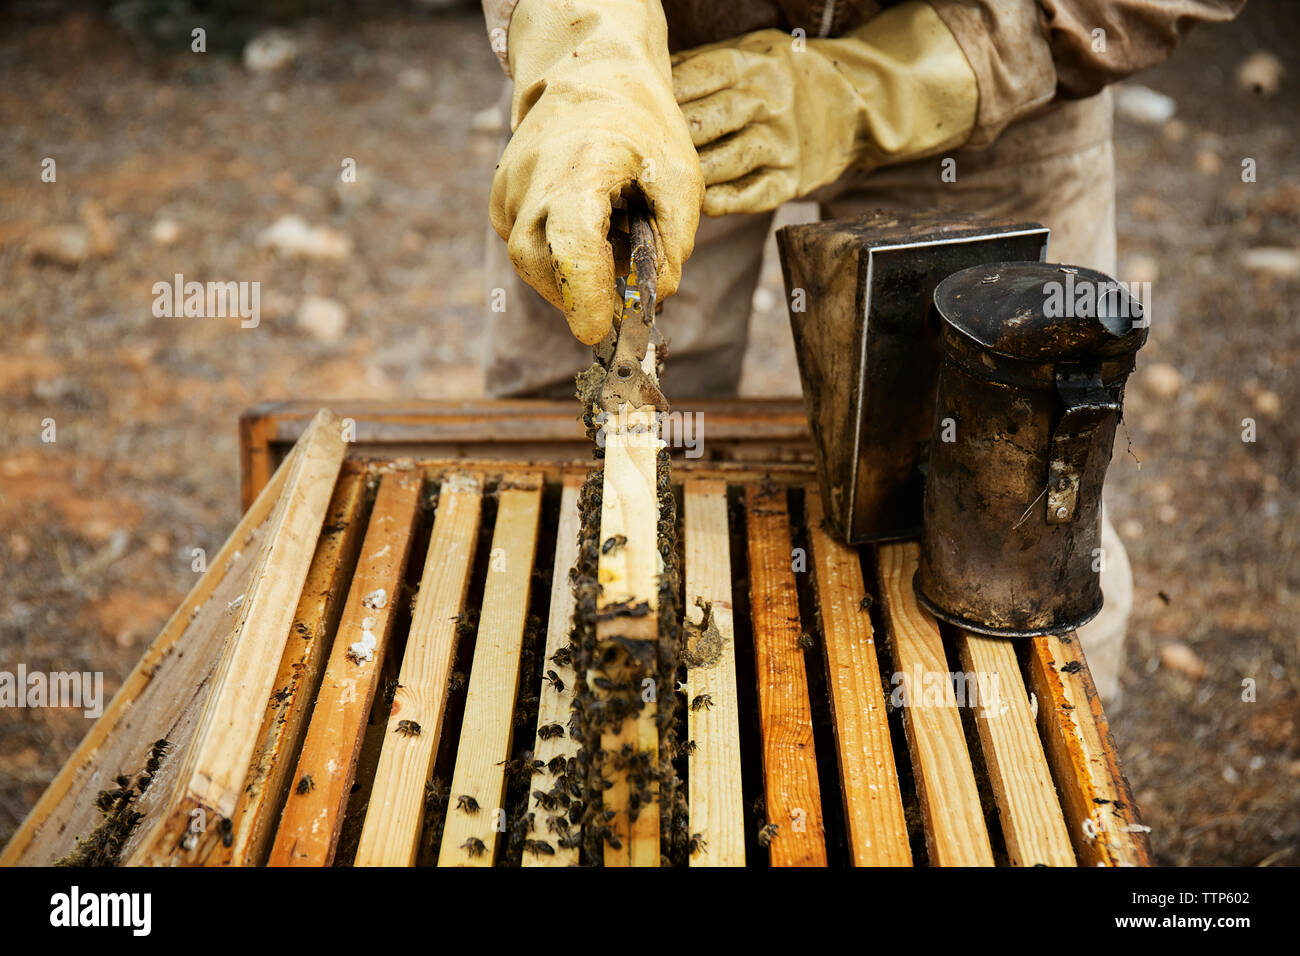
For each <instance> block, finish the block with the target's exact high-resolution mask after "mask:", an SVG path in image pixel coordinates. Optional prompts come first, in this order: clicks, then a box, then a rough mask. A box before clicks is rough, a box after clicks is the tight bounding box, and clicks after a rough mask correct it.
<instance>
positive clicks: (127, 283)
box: [0, 2, 1300, 865]
mask: <svg viewBox="0 0 1300 956" xmlns="http://www.w3.org/2000/svg"><path fill="white" fill-rule="evenodd" d="M17 9H18V10H19V11H26V12H18V13H15V12H13V11H12V10H11V11H10V12H9V13H8V14H3V15H0V16H6V17H8V18H9V19H7V20H0V303H2V305H0V322H2V323H3V329H4V346H5V347H4V348H3V350H0V567H2V569H3V570H2V572H0V651H2V652H3V653H2V654H0V668H3V669H13V668H14V667H15V665H16V664H17V662H23V663H25V664H26V665H27V668H28V670H29V671H37V670H39V671H50V670H64V671H67V670H91V671H103V672H104V674H105V683H106V687H105V691H106V695H111V693H112V692H113V691H114V690H116V688H117V686H118V685H119V683H120V681H121V679H122V677H123V676H124V675H125V674H126V673H127V672H128V671H129V670H130V668H131V666H132V665H133V664H134V662H135V660H136V659H137V658H138V657H139V655H140V654H141V653H142V651H143V649H144V647H145V646H146V645H147V643H148V642H149V640H151V638H152V636H153V635H154V634H155V633H156V631H157V630H158V628H159V627H160V625H161V624H162V622H163V621H164V620H165V619H166V617H167V616H168V614H169V613H170V611H171V610H172V609H173V607H174V606H175V604H176V603H177V602H178V601H179V600H180V598H181V597H182V596H183V595H184V593H185V592H186V591H187V590H188V588H189V587H190V586H191V584H192V583H193V580H194V572H193V571H192V570H191V562H192V553H193V552H192V549H194V548H204V549H206V551H207V553H208V554H212V553H215V551H216V549H218V548H219V547H220V545H221V542H222V540H223V538H224V536H225V535H226V533H227V532H228V531H229V529H230V528H231V527H232V526H233V525H234V522H235V520H236V518H237V512H238V494H237V489H238V484H237V480H238V454H237V444H236V419H237V416H238V414H239V412H240V410H241V409H243V408H245V407H246V406H249V405H251V404H254V403H256V402H259V401H262V400H265V399H271V398H284V397H307V396H310V397H314V398H319V399H322V400H328V399H330V398H335V397H337V398H342V397H372V398H389V397H391V398H397V397H409V396H418V397H425V398H434V397H461V396H474V395H478V394H481V391H482V377H481V374H480V371H479V361H480V359H481V354H482V350H483V334H484V332H483V329H484V321H483V319H484V316H485V314H486V313H487V297H486V287H487V281H486V271H485V245H484V242H485V237H486V230H487V225H486V215H485V210H486V202H487V193H488V187H489V184H490V181H491V175H492V168H493V165H494V163H495V160H496V153H497V148H498V138H499V135H500V131H499V122H500V120H499V116H498V114H497V113H496V111H495V107H496V104H497V103H498V101H499V98H500V94H501V89H502V80H501V75H500V72H499V70H498V67H497V64H496V61H495V58H494V57H493V56H492V54H491V52H490V51H489V49H488V46H487V41H486V39H485V36H484V31H483V24H482V19H481V17H480V16H479V15H478V13H477V12H476V11H475V10H474V9H473V7H459V8H453V9H451V10H445V11H441V12H440V11H436V10H430V9H421V10H420V11H419V12H395V13H385V14H382V15H372V16H369V17H368V18H363V19H361V20H360V21H358V22H353V23H346V24H345V23H335V22H330V21H328V20H307V21H298V22H296V23H294V24H292V25H291V27H290V35H291V37H292V39H293V42H294V44H295V45H296V48H297V55H296V57H295V58H294V59H293V61H292V62H291V63H290V64H289V65H288V66H286V67H284V68H283V69H280V70H277V71H271V72H261V73H258V72H254V71H251V70H250V69H249V68H247V67H246V66H245V65H244V64H243V63H242V62H241V60H240V57H239V55H238V50H239V49H240V48H241V45H242V38H241V39H240V40H239V42H235V38H234V37H226V38H222V37H221V36H219V35H214V36H213V41H212V43H211V52H208V53H205V54H196V53H191V52H188V49H187V48H188V38H186V39H184V40H181V41H173V45H172V46H171V48H170V49H171V50H179V51H182V52H168V51H167V49H160V48H159V47H158V46H157V45H151V44H149V43H146V42H144V41H142V40H141V39H140V38H139V37H138V36H133V35H132V34H130V33H128V32H124V31H123V30H122V28H121V27H120V25H119V23H118V22H116V21H113V20H110V19H108V18H104V17H101V16H99V15H97V14H93V13H87V12H79V11H77V10H75V9H74V10H72V11H71V12H69V11H68V9H67V8H65V7H61V6H59V5H39V4H36V5H30V6H29V7H19V8H17ZM33 11H35V12H33ZM1297 19H1298V18H1297V17H1296V14H1295V12H1294V9H1293V8H1290V7H1289V6H1288V5H1286V4H1281V3H1267V2H1256V3H1252V4H1251V7H1250V8H1249V9H1248V11H1247V14H1246V15H1245V16H1244V17H1243V19H1241V20H1240V21H1238V22H1236V23H1234V24H1232V25H1229V26H1226V27H1222V28H1219V29H1213V30H1210V29H1205V30H1202V31H1201V32H1200V33H1197V34H1193V36H1192V37H1191V38H1190V39H1189V40H1188V41H1187V42H1186V43H1185V44H1184V46H1183V47H1182V48H1181V49H1180V50H1179V52H1178V53H1177V54H1176V55H1175V56H1174V58H1173V59H1172V60H1171V61H1170V62H1169V63H1167V64H1166V65H1164V66H1162V67H1160V68H1158V69H1155V70H1152V71H1150V72H1149V73H1148V74H1145V75H1144V76H1142V77H1141V78H1140V82H1141V83H1143V84H1146V85H1148V86H1150V87H1153V88H1154V89H1156V90H1159V91H1160V92H1161V93H1164V94H1166V95H1168V96H1171V97H1173V99H1174V101H1175V102H1176V104H1177V113H1176V115H1175V117H1174V119H1172V120H1167V121H1165V122H1162V123H1156V124H1152V125H1147V124H1143V123H1138V122H1133V121H1130V120H1127V119H1121V120H1120V121H1119V123H1118V126H1117V139H1118V147H1117V156H1118V163H1119V173H1120V188H1119V217H1120V218H1119V225H1120V256H1121V265H1120V278H1123V279H1127V280H1149V281H1151V282H1152V290H1153V294H1154V299H1155V318H1154V322H1153V332H1152V336H1151V340H1150V343H1149V344H1148V345H1147V347H1146V349H1145V350H1144V351H1143V353H1142V355H1141V357H1140V360H1139V372H1138V374H1137V375H1136V376H1135V379H1134V382H1133V385H1132V387H1131V388H1130V392H1129V399H1128V409H1127V436H1128V440H1129V441H1130V442H1131V450H1132V453H1131V454H1125V455H1122V456H1117V458H1116V462H1115V465H1114V467H1113V470H1112V477H1111V484H1110V488H1111V491H1112V492H1113V501H1112V504H1111V507H1112V514H1113V518H1114V520H1115V523H1116V525H1117V527H1118V528H1119V530H1120V532H1121V535H1122V536H1123V537H1124V539H1125V541H1126V543H1127V546H1128V549H1129V554H1130V558H1131V560H1132V563H1133V566H1134V569H1135V578H1136V597H1135V611H1134V618H1133V625H1132V628H1131V637H1130V646H1129V651H1128V665H1129V667H1128V672H1127V674H1126V675H1125V678H1124V682H1123V683H1124V699H1123V701H1122V703H1121V704H1120V705H1119V706H1118V707H1116V708H1112V721H1113V726H1114V730H1115V733H1116V736H1117V738H1118V742H1119V746H1120V750H1121V752H1122V755H1123V758H1124V761H1125V764H1126V767H1127V770H1128V774H1129V777H1130V779H1131V780H1132V783H1133V786H1134V789H1135V791H1136V793H1137V796H1138V800H1139V803H1140V804H1141V806H1142V808H1143V811H1144V813H1145V818H1146V821H1147V823H1148V824H1149V825H1150V826H1151V827H1152V834H1151V835H1152V839H1153V843H1154V846H1155V848H1156V852H1157V855H1158V859H1159V861H1160V862H1161V863H1166V864H1245V865H1258V864H1272V865H1283V864H1291V865H1294V864H1297V863H1300V743H1298V741H1300V733H1297V719H1298V717H1300V671H1298V670H1297V640H1298V638H1297V635H1298V634H1300V510H1298V509H1297V507H1296V504H1295V499H1296V495H1297V490H1298V489H1300V420H1297V416H1296V414H1295V410H1296V408H1297V403H1298V402H1300V377H1298V375H1297V363H1298V362H1300V326H1298V325H1297V321H1296V314H1295V307H1294V299H1295V295H1296V292H1297V284H1298V282H1300V279H1298V278H1297V275H1296V271H1295V256H1296V249H1297V237H1298V236H1300V229H1298V227H1300V163H1298V155H1300V154H1298V152H1297V148H1296V143H1295V134H1294V130H1295V129H1296V128H1297V126H1298V124H1300V94H1298V93H1297V88H1298V87H1297V81H1298V80H1300V76H1298V75H1297V74H1296V73H1291V74H1288V75H1287V76H1285V77H1284V78H1283V79H1282V81H1281V90H1280V92H1278V93H1277V94H1276V95H1272V96H1268V95H1263V94H1260V93H1256V92H1253V91H1250V90H1247V89H1244V88H1242V87H1241V86H1240V85H1239V84H1238V82H1237V80H1236V72H1237V68H1238V65H1239V64H1240V63H1241V62H1242V61H1243V60H1244V59H1245V58H1246V57H1247V56H1248V55H1249V54H1251V53H1252V52H1255V51H1256V50H1259V49H1261V48H1262V49H1269V50H1272V51H1274V52H1275V53H1277V54H1278V55H1280V56H1282V57H1283V58H1285V57H1286V54H1285V51H1286V50H1288V49H1289V50H1295V49H1296V48H1297V47H1298V46H1300V28H1298V27H1297ZM218 33H219V31H218ZM223 39H225V40H226V41H227V42H218V41H221V40H223ZM231 48H233V50H234V53H233V54H232V53H229V52H226V50H227V49H231ZM272 52H273V51H272ZM1292 60H1293V61H1294V57H1292ZM1294 66H1295V64H1294V62H1293V63H1292V67H1293V69H1294ZM47 157H49V158H53V159H54V160H55V163H56V167H55V169H56V175H57V178H56V180H55V181H54V182H45V181H43V180H42V170H43V160H44V159H45V158H47ZM1247 157H1248V158H1251V159H1253V160H1255V168H1256V170H1257V177H1256V178H1257V181H1256V182H1253V183H1244V182H1242V178H1241V163H1242V159H1243V158H1247ZM345 158H351V159H354V160H355V163H356V169H357V182H356V183H348V184H343V183H341V181H340V169H341V164H342V163H343V161H344V159H345ZM289 215H295V216H298V217H301V219H302V220H304V221H305V223H306V224H307V225H308V226H309V227H322V228H323V230H325V231H319V232H316V233H312V234H310V235H309V239H310V240H311V242H312V243H314V245H313V246H312V247H311V248H312V249H313V250H314V251H313V253H312V254H311V255H310V256H308V257H305V258H304V257H295V256H291V255H287V254H285V253H284V252H282V251H279V250H277V249H275V248H272V247H268V246H266V245H264V244H259V241H258V240H259V236H261V235H262V233H263V232H264V230H266V229H268V227H270V226H271V225H272V224H273V223H276V222H277V220H280V219H281V218H282V217H285V216H289ZM281 226H282V228H285V229H288V228H290V227H291V226H292V224H290V227H286V226H284V224H283V223H282V224H281ZM1260 249H1265V250H1269V249H1272V250H1274V251H1273V252H1268V251H1265V252H1262V253H1261V252H1259V251H1258V250H1260ZM1288 256H1289V258H1288ZM688 268H689V266H688ZM175 273H183V274H184V275H185V276H186V278H187V279H198V280H200V281H205V280H208V279H222V280H225V279H232V280H258V281H260V282H261V283H262V287H261V289H262V291H261V323H260V325H259V326H258V327H257V328H255V329H244V328H240V324H239V320H238V319H237V318H230V319H216V318H212V319H194V318H190V319H184V318H166V317H163V318H157V317H155V316H154V314H153V312H152V310H151V306H152V304H153V302H154V295H153V292H152V287H153V284H154V283H155V282H157V281H159V280H163V281H169V279H170V277H171V276H172V275H173V274H175ZM797 381H798V379H797V376H796V375H795V373H794V364H793V354H792V351H791V343H790V335H789V331H788V327H787V325H786V318H785V315H784V307H783V302H782V293H781V289H780V275H779V269H778V268H777V266H776V264H775V262H769V264H768V266H767V268H766V269H765V273H764V284H763V287H762V288H761V289H760V290H759V292H758V294H757V295H756V297H755V327H754V333H753V336H752V344H751V349H750V355H749V357H748V359H747V364H746V373H745V378H744V384H743V390H744V391H745V392H746V393H748V394H790V393H792V392H794V391H796V390H797ZM1243 419H1251V420H1253V422H1254V423H1255V425H1254V427H1255V436H1254V437H1255V440H1254V441H1253V442H1251V441H1244V440H1243V437H1242V435H1243V428H1244V426H1243V424H1242V422H1243ZM50 420H52V423H53V428H54V438H55V440H54V441H53V442H50V441H46V440H43V435H44V437H47V438H48V437H49V430H50V425H51V422H50ZM1139 462H1140V467H1139ZM88 727H89V722H88V721H87V720H85V719H84V718H82V717H81V716H80V715H79V713H77V714H74V713H73V712H71V711H67V710H54V709H42V710H5V711H3V712H0V844H3V842H4V841H6V840H7V839H8V837H9V836H10V834H11V833H12V832H13V830H14V828H15V827H16V826H17V825H18V823H19V822H20V821H21V820H22V818H23V816H24V815H25V814H26V812H27V810H28V809H29V808H30V807H31V806H32V804H33V803H34V802H35V801H36V799H37V798H38V797H39V796H40V794H41V792H42V791H43V789H44V788H45V786H46V784H47V783H48V782H49V780H50V779H51V777H52V776H53V774H54V773H55V771H56V770H57V768H58V767H59V766H60V764H61V763H62V762H63V760H64V759H65V758H66V757H67V756H68V754H69V753H70V752H71V751H72V750H73V748H74V747H75V746H76V744H77V743H78V742H79V740H80V739H81V737H82V736H83V735H84V734H85V732H86V731H87V729H88Z"/></svg>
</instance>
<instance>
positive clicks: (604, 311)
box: [491, 0, 704, 345]
mask: <svg viewBox="0 0 1300 956" xmlns="http://www.w3.org/2000/svg"><path fill="white" fill-rule="evenodd" d="M507 50H508V55H509V60H510V69H511V73H512V74H513V76H514V80H515V89H514V104H513V108H512V111H511V128H512V129H513V130H514V135H513V136H511V138H510V142H509V144H508V145H507V146H506V149H505V152H504V153H503V154H502V156H501V162H500V163H499V164H498V166H497V172H496V178H495V179H494V180H493V182H492V200H491V216H492V225H493V227H494V228H495V229H496V231H497V232H498V233H500V235H501V238H503V239H505V240H507V242H508V244H509V249H510V260H511V262H513V263H514V267H515V270H516V271H517V272H518V273H519V274H520V275H521V276H522V277H523V278H524V280H525V281H527V282H528V284H529V285H531V286H532V287H533V288H534V289H536V290H537V291H538V292H540V293H541V294H542V295H543V296H545V297H546V298H547V299H548V300H549V301H550V302H551V303H552V304H553V305H556V306H558V307H559V308H561V309H563V310H564V314H565V316H566V317H567V318H568V320H569V327H570V328H571V329H572V330H573V334H574V335H575V336H577V337H578V338H579V339H580V340H581V341H583V342H585V343H586V344H588V345H592V344H594V343H596V342H598V341H600V339H601V338H602V337H603V336H604V335H605V333H606V332H607V331H609V327H610V323H611V322H612V320H613V318H614V316H615V315H617V314H618V313H619V312H620V310H621V307H622V302H621V301H620V299H619V297H618V295H617V294H616V292H615V289H614V262H613V256H612V252H611V249H610V245H609V243H608V242H607V240H606V235H607V233H608V231H609V219H610V201H611V200H613V199H617V198H618V197H619V196H620V194H623V193H625V192H633V191H634V189H633V187H635V188H636V189H639V190H640V192H641V193H642V194H643V195H644V196H645V198H646V200H648V202H649V205H650V211H651V213H652V214H653V218H654V223H655V229H656V233H657V235H656V239H657V240H658V247H659V263H658V265H659V285H658V293H659V298H661V299H662V298H664V297H666V296H669V295H672V293H673V292H674V291H676V289H677V283H678V282H679V281H680V279H681V274H682V263H683V262H684V261H685V260H686V259H687V258H688V257H689V256H690V254H691V250H692V249H693V248H694V245H695V228H696V226H697V225H698V224H699V218H700V202H701V200H702V198H703V194H704V179H703V176H702V174H701V172H700V162H699V158H698V157H697V156H696V153H695V147H694V146H693V145H692V144H691V135H690V133H689V132H688V131H687V129H686V121H685V120H684V119H683V118H682V113H681V110H680V109H678V107H677V102H676V100H675V99H674V98H673V84H672V68H671V65H670V62H669V58H668V29H667V26H666V24H665V22H664V12H663V7H662V6H661V4H660V0H565V2H563V3H559V2H556V0H520V3H519V5H518V6H517V7H515V10H514V15H513V16H512V18H511V21H510V36H509V42H508V45H507Z"/></svg>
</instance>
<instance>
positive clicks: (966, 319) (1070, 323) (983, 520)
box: [913, 262, 1147, 637]
mask: <svg viewBox="0 0 1300 956" xmlns="http://www.w3.org/2000/svg"><path fill="white" fill-rule="evenodd" d="M934 305H935V309H936V311H937V312H938V315H939V318H940V323H941V348H942V354H943V358H942V363H941V366H940V371H939V387H938V397H937V400H936V404H935V415H934V433H933V439H932V441H931V444H930V472H929V476H928V480H927V483H926V489H925V505H924V521H923V530H922V535H921V560H920V567H919V569H918V571H917V573H916V577H915V580H914V582H913V583H914V586H915V589H916V593H917V596H918V597H919V599H920V601H921V603H922V604H923V605H924V606H925V607H926V608H927V609H928V610H929V611H931V612H932V613H933V614H934V615H935V616H936V617H939V618H941V619H943V620H946V621H950V622H952V623H953V624H957V625H959V626H961V627H963V628H966V629H967V630H970V631H975V632H977V633H980V634H991V635H995V636H1003V637H1034V636H1038V635H1041V634H1060V633H1065V632H1067V631H1070V630H1073V629H1074V628H1077V627H1080V626H1081V625H1083V624H1086V623H1087V622H1088V621H1090V620H1092V618H1093V617H1095V616H1096V615H1097V612H1098V611H1100V610H1101V605H1102V595H1101V584H1100V575H1099V571H1100V567H1101V561H1102V560H1104V555H1102V554H1101V551H1100V546H1101V489H1102V482H1103V481H1104V479H1105V477H1106V467H1107V465H1108V464H1109V463H1110V455H1111V444H1112V442H1113V441H1114V437H1115V427H1116V425H1117V424H1118V422H1119V419H1120V413H1121V404H1122V401H1123V395H1124V383H1125V381H1126V380H1127V378H1128V375H1129V373H1130V372H1131V371H1132V370H1133V364H1134V357H1135V354H1136V352H1137V350H1138V349H1139V348H1140V347H1141V346H1142V344H1143V343H1144V342H1145V341H1146V337H1147V323H1146V320H1145V318H1144V316H1143V312H1142V306H1141V304H1140V303H1139V302H1138V301H1137V300H1136V299H1133V298H1131V297H1130V296H1129V295H1128V293H1127V291H1126V290H1125V289H1124V288H1123V287H1122V286H1121V285H1120V284H1119V283H1117V282H1116V281H1115V280H1113V279H1111V278H1109V277H1108V276H1106V275H1104V274H1102V273H1100V272H1095V271H1093V270H1091V269H1084V268H1075V267H1071V266H1061V265H1052V264H1049V263H1043V262H1002V263H994V264H989V265H983V266H976V267H974V268H968V269H964V270H962V271H961V272H956V273H954V274H953V275H951V276H949V277H948V278H946V279H945V280H944V281H943V282H941V283H940V284H939V285H938V287H937V288H936V289H935V292H934Z"/></svg>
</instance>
